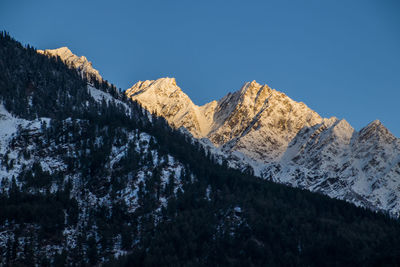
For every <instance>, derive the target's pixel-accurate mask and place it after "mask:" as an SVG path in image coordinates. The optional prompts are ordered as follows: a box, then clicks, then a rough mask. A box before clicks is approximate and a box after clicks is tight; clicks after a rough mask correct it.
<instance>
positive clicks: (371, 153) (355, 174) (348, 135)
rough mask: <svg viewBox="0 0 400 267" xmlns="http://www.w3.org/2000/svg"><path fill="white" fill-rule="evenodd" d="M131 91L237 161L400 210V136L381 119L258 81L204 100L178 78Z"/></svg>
mask: <svg viewBox="0 0 400 267" xmlns="http://www.w3.org/2000/svg"><path fill="white" fill-rule="evenodd" d="M125 94H126V95H127V96H128V97H130V98H131V99H133V100H135V101H137V102H138V103H140V104H141V105H142V106H143V107H145V108H146V109H148V110H149V111H150V112H153V113H155V114H157V115H159V116H163V117H164V118H165V119H166V120H167V121H168V122H169V123H170V125H172V126H174V127H176V128H179V127H182V126H183V127H185V128H186V129H187V130H188V131H189V132H190V133H191V134H192V135H193V136H194V137H195V138H200V139H202V142H203V143H204V144H205V145H206V146H207V147H208V148H209V149H210V150H212V151H213V152H214V153H215V154H216V155H218V156H220V157H221V155H222V157H224V158H225V159H227V160H228V161H229V164H230V166H232V167H236V168H240V169H244V168H246V166H251V167H252V169H253V171H254V173H255V174H256V175H258V176H260V177H264V178H266V179H270V180H273V181H275V182H279V183H284V184H287V185H291V186H294V187H300V188H305V189H308V190H311V191H316V192H321V193H323V194H326V195H328V196H330V197H333V198H339V199H343V200H347V201H350V202H352V203H355V204H356V205H360V206H364V207H368V208H370V209H379V210H386V211H389V212H390V213H391V214H392V215H394V216H398V215H399V214H400V190H399V189H400V141H399V139H398V138H396V137H395V136H393V135H392V134H391V133H390V132H389V131H388V130H387V129H386V128H385V127H384V126H383V125H382V124H381V123H380V122H379V121H374V122H372V123H371V124H369V125H368V126H366V127H365V128H364V129H362V130H361V131H359V132H357V131H355V130H354V129H353V128H352V127H351V125H349V123H348V122H347V121H345V120H339V119H337V118H334V117H333V118H329V119H326V118H321V116H319V115H318V114H317V113H316V112H315V111H313V110H311V109H310V108H308V107H307V106H306V105H305V104H304V103H301V102H300V103H299V102H296V101H294V100H292V99H290V98H289V97H288V96H286V95H285V94H284V93H281V92H278V91H276V90H274V89H271V88H270V87H268V86H267V85H260V84H258V83H257V82H255V81H253V82H247V83H245V84H244V85H243V86H242V88H241V89H240V90H238V91H236V92H234V93H229V94H228V95H226V96H225V97H223V98H222V99H221V100H219V101H213V102H210V103H208V104H205V105H203V106H196V105H195V104H194V103H193V102H192V101H191V100H190V98H189V97H188V96H187V95H186V94H185V93H184V92H182V90H181V89H180V88H179V87H178V86H177V84H176V81H175V79H173V78H161V79H158V80H156V81H144V82H138V83H136V84H135V85H134V86H133V87H131V88H130V89H128V90H126V92H125ZM207 140H209V141H207Z"/></svg>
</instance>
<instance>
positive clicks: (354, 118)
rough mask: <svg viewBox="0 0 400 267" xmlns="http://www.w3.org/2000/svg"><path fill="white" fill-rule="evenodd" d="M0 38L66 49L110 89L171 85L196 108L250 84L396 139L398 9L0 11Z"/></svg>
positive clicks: (192, 4) (391, 5) (44, 7)
mask: <svg viewBox="0 0 400 267" xmlns="http://www.w3.org/2000/svg"><path fill="white" fill-rule="evenodd" d="M0 29H2V30H7V31H8V32H9V33H10V34H11V35H12V36H14V37H15V38H16V39H17V40H19V41H21V42H22V43H23V44H27V43H29V44H31V45H33V46H34V47H36V48H38V49H47V48H58V47H61V46H68V47H69V48H70V49H71V50H72V52H73V53H75V54H77V55H79V56H81V55H85V56H86V57H87V58H88V59H89V60H90V61H92V63H93V66H94V67H95V68H96V69H98V70H99V71H100V74H101V75H102V76H103V77H104V78H105V79H107V80H109V81H110V82H112V83H114V84H115V85H116V86H117V87H120V88H122V89H126V88H128V87H130V86H132V84H134V83H135V82H136V81H138V80H147V79H157V78H159V77H165V76H168V77H175V78H176V79H177V83H178V85H179V86H180V87H181V88H182V89H183V91H184V92H186V93H187V94H188V95H189V96H190V97H191V98H192V100H193V101H194V102H195V103H196V104H204V103H206V102H208V101H211V100H214V99H219V98H221V97H222V96H224V95H225V94H227V93H228V92H232V91H236V90H238V89H240V87H241V86H242V84H243V83H244V82H246V81H252V80H256V81H257V82H259V83H267V84H268V85H269V86H271V87H272V88H275V89H277V90H280V91H282V92H284V93H286V94H287V95H288V96H290V97H291V98H293V99H294V100H296V101H303V102H305V103H306V104H307V105H308V106H309V107H311V108H312V109H314V110H315V111H316V112H318V113H319V114H321V116H324V117H331V116H336V117H339V118H345V119H346V120H348V121H349V122H350V124H352V125H353V126H354V127H355V128H356V129H357V130H359V129H360V128H362V127H364V126H365V125H367V124H368V123H369V122H371V121H373V120H375V119H379V120H381V121H382V122H383V123H384V124H385V125H386V126H387V127H388V128H389V129H390V130H391V131H392V132H393V133H394V134H395V135H396V136H398V137H400V1H396V0H376V1H369V0H360V1H352V0H345V1H341V0H332V1H328V0H327V1H325V0H324V1H321V0H316V1H285V0H279V1H250V0H246V1H244V0H242V1H235V0H227V1H220V0H212V1H208V0H201V1H190V0H185V1H168V0H162V1H155V0H143V1H118V0H114V1H100V0H98V1H84V0H81V1H71V0H70V1H58V0H51V1H31V0H26V1H23V0H1V2H0Z"/></svg>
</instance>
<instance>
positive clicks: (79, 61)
mask: <svg viewBox="0 0 400 267" xmlns="http://www.w3.org/2000/svg"><path fill="white" fill-rule="evenodd" d="M37 52H38V53H40V54H44V55H47V56H58V57H60V59H61V60H62V61H63V62H65V63H66V64H67V65H68V66H70V67H72V68H75V69H77V70H78V71H79V72H80V73H81V75H83V76H82V77H84V76H85V77H86V78H90V77H91V76H93V77H94V78H95V79H97V80H98V81H102V80H103V78H102V77H101V76H100V73H99V72H98V71H97V70H96V69H95V68H93V66H92V62H90V61H88V60H87V58H86V57H85V56H81V57H78V56H77V55H75V54H73V53H72V52H71V50H69V48H68V47H60V48H57V49H46V50H37Z"/></svg>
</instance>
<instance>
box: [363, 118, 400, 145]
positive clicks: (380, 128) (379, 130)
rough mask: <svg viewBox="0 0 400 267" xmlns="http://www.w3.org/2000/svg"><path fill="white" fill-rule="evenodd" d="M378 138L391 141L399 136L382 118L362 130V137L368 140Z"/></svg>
mask: <svg viewBox="0 0 400 267" xmlns="http://www.w3.org/2000/svg"><path fill="white" fill-rule="evenodd" d="M371 138H378V139H382V140H385V141H386V142H387V143H391V142H393V141H394V140H396V139H397V138H396V137H395V136H394V135H393V134H392V133H391V132H390V131H389V130H388V129H387V128H386V127H385V126H384V125H383V124H382V122H381V121H380V120H374V121H373V122H371V123H369V124H368V125H367V126H365V127H364V128H362V129H361V130H360V139H361V140H366V139H371Z"/></svg>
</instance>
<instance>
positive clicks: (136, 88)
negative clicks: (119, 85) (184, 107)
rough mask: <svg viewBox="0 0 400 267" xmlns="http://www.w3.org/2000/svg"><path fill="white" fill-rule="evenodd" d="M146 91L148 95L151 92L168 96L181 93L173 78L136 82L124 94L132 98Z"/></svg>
mask: <svg viewBox="0 0 400 267" xmlns="http://www.w3.org/2000/svg"><path fill="white" fill-rule="evenodd" d="M146 91H148V93H150V91H152V93H154V94H156V95H161V94H163V95H165V94H167V95H170V94H172V93H174V92H182V90H181V89H180V88H179V87H178V85H177V84H176V80H175V78H169V77H165V78H159V79H157V80H145V81H138V82H137V83H135V84H134V85H133V86H132V87H131V88H129V89H128V90H126V92H125V94H126V95H127V96H128V97H132V96H135V95H137V94H141V93H144V92H146ZM182 94H183V92H182Z"/></svg>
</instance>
